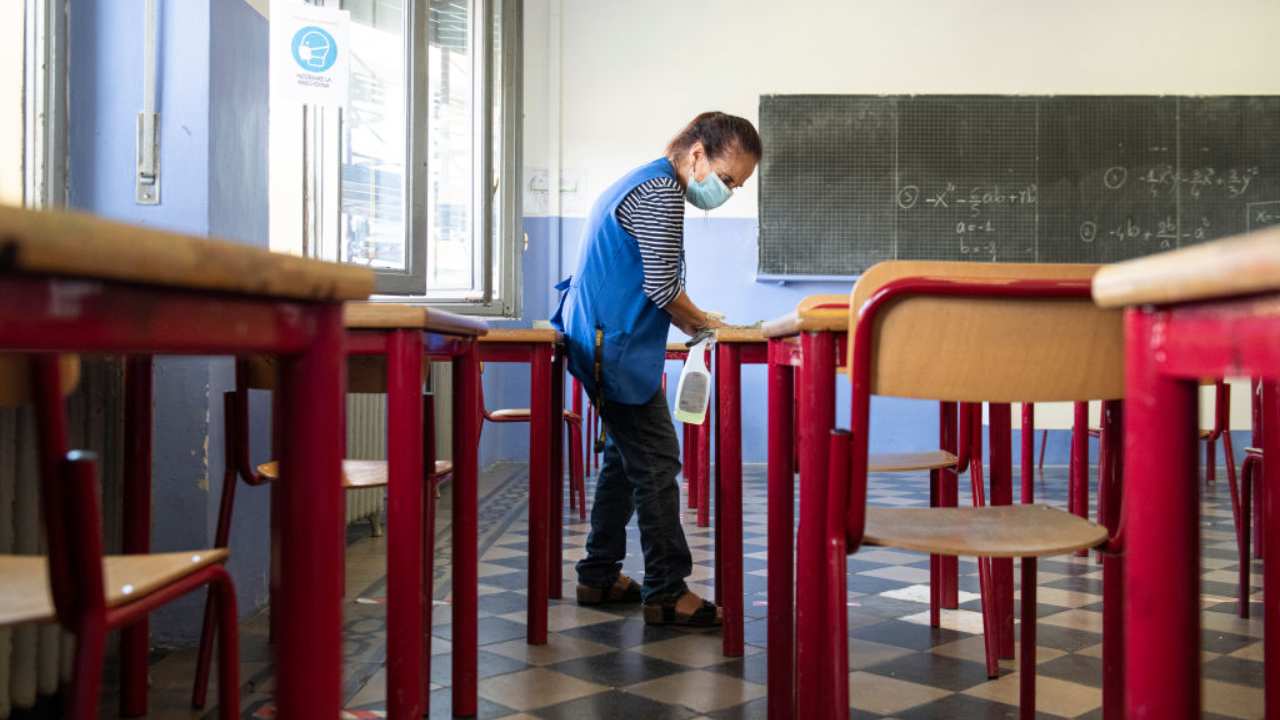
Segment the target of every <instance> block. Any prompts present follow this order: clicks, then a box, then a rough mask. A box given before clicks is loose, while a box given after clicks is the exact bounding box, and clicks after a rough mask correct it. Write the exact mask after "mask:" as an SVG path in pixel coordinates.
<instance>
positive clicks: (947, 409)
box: [938, 402, 960, 610]
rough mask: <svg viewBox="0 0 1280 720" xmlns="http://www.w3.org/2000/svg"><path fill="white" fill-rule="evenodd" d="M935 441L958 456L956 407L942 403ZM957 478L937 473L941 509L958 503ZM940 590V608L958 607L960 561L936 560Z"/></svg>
mask: <svg viewBox="0 0 1280 720" xmlns="http://www.w3.org/2000/svg"><path fill="white" fill-rule="evenodd" d="M938 415H939V424H940V426H941V427H940V428H939V429H938V440H939V442H940V443H941V448H942V449H943V450H946V451H948V452H950V453H951V454H953V455H958V454H959V447H960V442H959V427H958V422H959V415H958V409H957V407H956V403H953V402H947V403H941V404H940V407H939V410H938ZM959 480H960V478H959V475H958V474H957V473H956V471H955V470H954V469H950V468H944V469H943V470H942V471H941V473H940V478H939V488H938V496H939V501H940V503H939V504H940V505H942V506H943V507H955V506H956V505H957V504H958V503H959V502H960V485H959ZM938 572H939V575H940V577H939V580H940V583H939V584H940V587H939V588H938V597H939V599H940V601H941V605H942V607H943V608H946V609H948V610H955V609H956V608H958V607H960V559H959V558H957V557H956V556H954V555H943V556H942V557H941V558H940V559H939V560H938Z"/></svg>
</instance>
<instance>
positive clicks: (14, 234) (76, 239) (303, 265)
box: [0, 206, 373, 300]
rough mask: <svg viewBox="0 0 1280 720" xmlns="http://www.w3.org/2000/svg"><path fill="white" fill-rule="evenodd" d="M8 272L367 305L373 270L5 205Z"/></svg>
mask: <svg viewBox="0 0 1280 720" xmlns="http://www.w3.org/2000/svg"><path fill="white" fill-rule="evenodd" d="M0 272H10V273H13V272H16V273H31V274H39V275H62V276H70V277H80V278H90V279H96V280H113V281H119V282H131V283H139V284H144V285H163V286H168V287H178V288H188V289H192V290H210V291H215V292H228V293H237V294H242V295H260V296H268V297H279V298H290V299H295V300H362V299H364V298H367V297H368V296H369V293H371V292H373V272H372V271H370V270H368V269H367V268H361V267H356V266H354V265H343V264H338V263H328V262H321V261H319V260H311V259H307V258H301V257H296V256H293V255H284V254H282V253H273V252H268V251H266V250H262V249H260V248H255V247H249V246H247V245H237V244H234V243H229V242H223V241H219V240H210V239H208V238H200V237H195V236H192V235H182V234H179V233H173V232H166V231H162V230H154V229H151V228H144V227H140V226H137V225H126V224H124V223H119V222H114V221H110V220H104V219H102V218H99V217H95V216H93V215H89V214H87V213H76V212H61V211H59V212H49V211H37V210H27V209H23V208H16V207H11V206H0Z"/></svg>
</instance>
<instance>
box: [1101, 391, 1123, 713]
mask: <svg viewBox="0 0 1280 720" xmlns="http://www.w3.org/2000/svg"><path fill="white" fill-rule="evenodd" d="M1123 428H1124V403H1122V402H1119V401H1114V400H1108V401H1106V402H1104V403H1102V442H1103V444H1104V445H1105V446H1106V448H1107V461H1106V463H1105V464H1104V465H1103V466H1101V469H1100V470H1099V472H1098V504H1099V506H1100V507H1103V506H1104V503H1103V499H1104V498H1105V499H1106V503H1105V508H1106V512H1104V513H1103V514H1102V523H1103V525H1105V526H1106V528H1107V531H1108V532H1109V533H1110V534H1111V537H1113V538H1114V537H1115V536H1116V533H1118V532H1119V530H1120V509H1121V497H1120V495H1121V492H1122V489H1123V483H1122V478H1123V477H1124V441H1123V435H1122V430H1123ZM1102 717H1103V719H1104V720H1120V719H1121V718H1123V717H1124V555H1120V554H1115V553H1106V554H1104V555H1103V556H1102Z"/></svg>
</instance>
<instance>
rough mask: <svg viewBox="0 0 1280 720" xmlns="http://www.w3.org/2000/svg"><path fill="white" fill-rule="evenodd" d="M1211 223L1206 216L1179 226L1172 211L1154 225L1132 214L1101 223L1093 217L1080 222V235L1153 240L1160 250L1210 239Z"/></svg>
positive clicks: (1091, 239) (1084, 237)
mask: <svg viewBox="0 0 1280 720" xmlns="http://www.w3.org/2000/svg"><path fill="white" fill-rule="evenodd" d="M1212 227H1213V224H1212V223H1211V222H1210V221H1209V218H1207V217H1201V218H1200V221H1199V222H1198V223H1196V224H1195V225H1194V226H1192V227H1190V228H1179V227H1178V221H1177V219H1175V218H1174V217H1173V216H1172V215H1166V216H1164V217H1163V218H1160V219H1158V220H1156V221H1155V225H1154V227H1153V226H1152V225H1150V224H1147V223H1143V222H1140V221H1138V220H1135V219H1133V218H1132V217H1129V218H1125V219H1124V220H1123V221H1121V222H1120V223H1118V224H1105V225H1104V224H1100V223H1099V221H1098V220H1096V219H1089V220H1085V221H1084V222H1082V223H1080V239H1081V240H1082V241H1084V242H1086V243H1093V242H1096V241H1098V240H1103V241H1107V240H1112V241H1118V242H1124V241H1142V242H1151V241H1153V240H1154V241H1155V242H1156V243H1157V247H1159V248H1160V249H1162V250H1167V249H1170V248H1174V247H1177V246H1178V245H1179V244H1180V242H1181V241H1182V240H1189V241H1194V242H1199V241H1201V240H1207V239H1209V238H1210V237H1211V236H1212V235H1211V230H1212Z"/></svg>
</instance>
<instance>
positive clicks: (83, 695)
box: [67, 618, 107, 720]
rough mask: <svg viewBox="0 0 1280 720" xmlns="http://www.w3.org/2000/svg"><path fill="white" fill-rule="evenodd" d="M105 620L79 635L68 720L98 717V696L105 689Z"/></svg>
mask: <svg viewBox="0 0 1280 720" xmlns="http://www.w3.org/2000/svg"><path fill="white" fill-rule="evenodd" d="M104 620H105V619H104V618H97V619H95V620H92V621H89V622H87V623H85V626H84V627H81V628H80V631H79V632H77V633H76V657H75V670H74V675H73V676H72V681H71V692H70V694H69V695H70V698H69V707H68V708H67V718H68V720H94V719H95V718H97V717H98V694H99V692H100V691H101V689H102V656H103V651H104V650H105V643H106V634H107V630H106V626H105V624H104Z"/></svg>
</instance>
